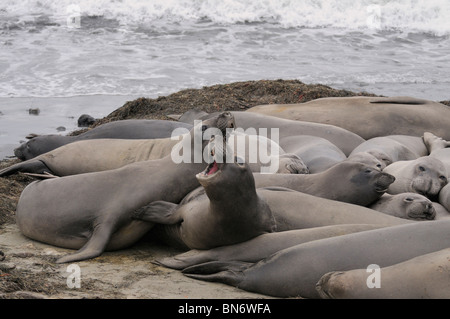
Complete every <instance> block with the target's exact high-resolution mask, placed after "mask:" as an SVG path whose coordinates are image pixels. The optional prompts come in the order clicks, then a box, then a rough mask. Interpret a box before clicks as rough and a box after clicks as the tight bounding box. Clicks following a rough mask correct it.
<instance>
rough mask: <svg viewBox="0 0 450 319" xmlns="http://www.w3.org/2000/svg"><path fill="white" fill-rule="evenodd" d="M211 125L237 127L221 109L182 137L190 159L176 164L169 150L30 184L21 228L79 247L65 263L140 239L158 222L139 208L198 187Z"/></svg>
mask: <svg viewBox="0 0 450 319" xmlns="http://www.w3.org/2000/svg"><path fill="white" fill-rule="evenodd" d="M208 127H221V131H223V130H225V128H231V127H234V119H233V116H232V115H231V114H230V113H229V112H224V113H221V114H219V115H218V116H216V117H214V118H211V119H208V120H205V121H203V123H201V124H198V125H196V126H195V127H194V128H193V129H192V130H191V131H190V134H188V135H186V136H184V137H183V139H182V140H181V141H180V143H182V145H184V144H188V145H190V149H189V150H188V151H189V160H190V161H184V162H181V163H175V162H174V161H173V158H172V156H171V155H169V156H166V157H164V158H162V159H159V160H151V161H144V162H138V163H133V164H129V165H126V166H124V167H122V168H118V169H115V170H109V171H103V172H94V173H86V174H80V175H72V176H65V177H57V178H53V179H46V180H41V181H36V182H33V183H31V184H29V185H28V186H27V187H26V188H25V189H24V190H23V192H22V194H21V196H20V199H19V202H18V205H17V211H16V222H17V224H18V226H19V229H20V230H21V232H22V233H23V234H24V235H25V236H27V237H29V238H31V239H34V240H38V241H41V242H45V243H47V244H51V245H55V246H59V247H64V248H70V249H78V251H77V252H75V253H73V254H70V255H67V256H64V257H62V258H60V259H58V261H57V262H60V263H61V262H71V261H79V260H85V259H89V258H94V257H97V256H99V255H100V254H102V253H103V251H105V250H117V249H122V248H125V247H127V246H129V245H131V244H133V243H135V242H136V241H137V240H138V239H139V238H141V237H142V236H143V235H144V234H145V233H146V232H148V230H150V229H151V228H152V227H153V224H152V223H148V222H143V221H138V220H134V219H133V218H132V215H133V212H134V211H136V210H137V209H139V208H141V207H143V206H145V205H148V204H149V203H151V202H154V201H156V200H164V201H168V202H173V203H178V202H179V201H180V200H181V199H182V198H183V197H185V196H186V194H188V193H189V192H190V191H192V190H193V189H195V188H196V187H198V186H199V183H198V180H197V179H196V178H195V174H197V173H199V172H201V171H202V170H203V169H204V167H205V164H206V161H204V157H203V156H200V158H201V159H202V160H201V161H199V163H197V162H196V161H192V158H193V157H195V155H196V151H197V150H196V148H198V147H196V143H195V140H196V137H197V136H202V132H204V131H206V129H207V128H208ZM222 133H223V132H222ZM185 142H187V143H185ZM208 143H209V139H206V138H204V139H203V140H202V144H200V145H199V146H200V152H202V151H203V149H204V148H205V147H206V145H207V144H208ZM182 151H183V153H184V149H182ZM186 153H188V152H187V151H186ZM183 155H184V154H183Z"/></svg>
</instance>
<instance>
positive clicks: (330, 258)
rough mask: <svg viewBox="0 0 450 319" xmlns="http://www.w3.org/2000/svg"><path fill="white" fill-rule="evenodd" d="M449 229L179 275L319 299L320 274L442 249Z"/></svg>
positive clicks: (324, 243)
mask: <svg viewBox="0 0 450 319" xmlns="http://www.w3.org/2000/svg"><path fill="white" fill-rule="evenodd" d="M449 227H450V220H442V221H439V222H438V221H429V222H415V223H413V224H407V225H398V226H391V227H384V228H380V229H374V230H367V231H363V232H358V233H353V234H347V235H342V236H337V237H331V238H325V239H319V240H314V241H311V242H307V243H304V244H300V245H296V246H293V247H290V248H286V249H283V250H280V251H278V252H277V253H275V254H273V255H271V256H269V257H267V258H265V259H263V260H261V261H259V262H257V263H246V262H241V261H225V262H224V261H218V262H209V263H203V264H199V265H195V266H191V267H188V268H185V269H183V273H184V274H185V275H186V276H189V277H191V278H195V279H200V280H205V281H215V282H222V283H225V284H227V285H231V286H235V287H238V288H240V289H243V290H247V291H251V292H256V293H262V294H265V295H270V296H275V297H296V296H300V297H305V298H319V297H320V295H319V293H318V292H317V290H316V283H317V282H318V281H319V280H320V278H321V277H322V276H323V275H324V274H326V273H328V272H331V271H346V270H351V269H358V268H367V267H368V266H369V265H371V264H377V265H379V266H380V267H388V266H391V265H394V264H398V263H401V262H404V261H407V260H409V259H411V258H414V257H417V256H421V255H424V254H428V253H432V252H436V251H439V250H442V249H446V248H448V243H449V241H450V232H449V231H448V229H449ZM387 247H389V249H386V248H387Z"/></svg>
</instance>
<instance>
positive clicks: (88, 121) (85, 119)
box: [78, 114, 96, 127]
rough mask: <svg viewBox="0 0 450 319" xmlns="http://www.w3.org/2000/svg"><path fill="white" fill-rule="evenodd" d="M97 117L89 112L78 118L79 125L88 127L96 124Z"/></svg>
mask: <svg viewBox="0 0 450 319" xmlns="http://www.w3.org/2000/svg"><path fill="white" fill-rule="evenodd" d="M95 121H96V119H94V118H93V117H92V116H90V115H89V114H83V115H81V116H80V117H79V118H78V127H88V126H90V125H92V124H94V123H95Z"/></svg>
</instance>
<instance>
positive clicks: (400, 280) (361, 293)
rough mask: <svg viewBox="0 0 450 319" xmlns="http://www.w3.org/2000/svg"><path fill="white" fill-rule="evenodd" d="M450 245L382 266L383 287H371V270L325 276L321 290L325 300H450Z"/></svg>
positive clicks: (381, 279)
mask: <svg viewBox="0 0 450 319" xmlns="http://www.w3.org/2000/svg"><path fill="white" fill-rule="evenodd" d="M449 260H450V248H446V249H442V250H438V251H435V252H432V253H429V254H424V255H421V256H417V257H414V258H411V259H409V260H406V261H403V262H400V263H397V264H394V265H391V266H387V267H383V268H380V270H379V271H380V272H379V273H380V281H379V283H380V285H379V287H376V286H375V287H371V288H369V286H368V284H367V282H368V279H369V278H368V277H369V276H370V275H371V273H370V272H368V271H367V269H354V270H347V271H333V272H329V273H326V274H325V275H323V276H322V277H321V278H320V280H319V282H318V283H317V286H316V288H317V291H318V293H319V295H320V297H321V298H323V299H379V298H381V299H448V298H450V280H449V277H450V267H449V265H450V263H449Z"/></svg>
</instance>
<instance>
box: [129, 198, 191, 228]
mask: <svg viewBox="0 0 450 319" xmlns="http://www.w3.org/2000/svg"><path fill="white" fill-rule="evenodd" d="M177 207H178V205H177V204H174V203H170V202H166V201H162V200H158V201H154V202H151V203H150V204H148V205H145V206H144V207H141V208H139V209H137V210H135V211H134V213H133V219H139V220H143V221H146V222H151V223H157V224H166V225H173V224H176V223H179V222H181V221H182V219H181V218H180V216H179V215H178V214H176V211H177Z"/></svg>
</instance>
